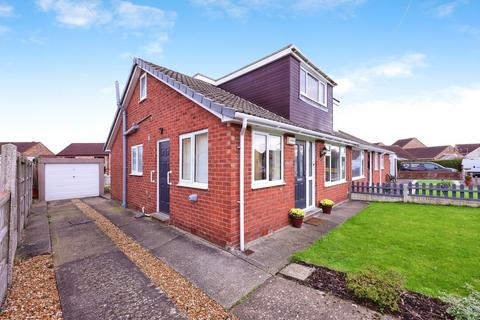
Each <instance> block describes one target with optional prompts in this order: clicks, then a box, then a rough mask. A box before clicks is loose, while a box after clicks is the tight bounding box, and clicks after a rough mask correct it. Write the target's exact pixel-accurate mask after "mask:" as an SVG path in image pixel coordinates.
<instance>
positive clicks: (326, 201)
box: [320, 199, 335, 206]
mask: <svg viewBox="0 0 480 320" xmlns="http://www.w3.org/2000/svg"><path fill="white" fill-rule="evenodd" d="M334 204H335V202H333V201H332V200H330V199H323V200H322V201H320V205H322V206H333V205H334Z"/></svg>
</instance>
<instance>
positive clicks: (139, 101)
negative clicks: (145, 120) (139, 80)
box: [138, 97, 147, 103]
mask: <svg viewBox="0 0 480 320" xmlns="http://www.w3.org/2000/svg"><path fill="white" fill-rule="evenodd" d="M145 100H147V97H145V98H142V99H140V100H138V103H141V102H143V101H145Z"/></svg>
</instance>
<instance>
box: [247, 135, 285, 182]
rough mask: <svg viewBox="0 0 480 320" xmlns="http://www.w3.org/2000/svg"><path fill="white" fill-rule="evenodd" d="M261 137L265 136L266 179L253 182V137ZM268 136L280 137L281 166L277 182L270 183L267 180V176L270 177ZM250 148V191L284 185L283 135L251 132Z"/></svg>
mask: <svg viewBox="0 0 480 320" xmlns="http://www.w3.org/2000/svg"><path fill="white" fill-rule="evenodd" d="M256 134H257V135H263V136H266V138H267V139H266V144H267V145H266V148H265V152H266V154H267V161H266V162H267V163H266V175H265V177H266V179H264V180H255V168H254V165H255V153H254V151H255V150H254V148H253V137H254V136H255V135H256ZM270 136H275V137H280V165H281V168H280V175H281V177H280V179H279V180H273V181H270V180H268V179H269V175H270V161H269V159H268V155H269V150H268V141H269V137H270ZM251 144H252V146H251V150H252V158H251V159H252V160H251V169H252V170H251V171H252V175H251V178H252V189H260V188H268V187H274V186H280V185H284V184H285V176H284V165H283V163H284V161H285V150H284V146H283V134H279V133H272V132H265V131H256V130H252V143H251Z"/></svg>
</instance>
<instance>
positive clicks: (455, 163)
mask: <svg viewBox="0 0 480 320" xmlns="http://www.w3.org/2000/svg"><path fill="white" fill-rule="evenodd" d="M462 160H463V159H462V158H457V159H450V160H433V161H432V162H435V163H437V164H439V165H441V166H444V167H446V168H453V169H457V170H458V172H461V171H462Z"/></svg>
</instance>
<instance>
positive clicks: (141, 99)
mask: <svg viewBox="0 0 480 320" xmlns="http://www.w3.org/2000/svg"><path fill="white" fill-rule="evenodd" d="M143 79H145V95H142V93H143V90H142V80H143ZM147 79H148V78H147V73H146V72H144V73H143V74H142V75H141V76H140V79H139V88H140V90H139V91H140V101H143V100H145V99H147V91H148V90H147V88H148V86H147Z"/></svg>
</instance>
